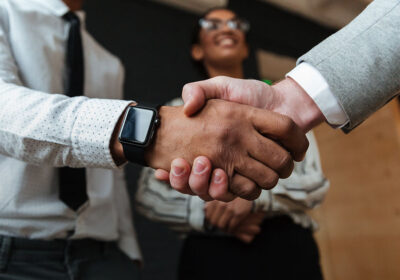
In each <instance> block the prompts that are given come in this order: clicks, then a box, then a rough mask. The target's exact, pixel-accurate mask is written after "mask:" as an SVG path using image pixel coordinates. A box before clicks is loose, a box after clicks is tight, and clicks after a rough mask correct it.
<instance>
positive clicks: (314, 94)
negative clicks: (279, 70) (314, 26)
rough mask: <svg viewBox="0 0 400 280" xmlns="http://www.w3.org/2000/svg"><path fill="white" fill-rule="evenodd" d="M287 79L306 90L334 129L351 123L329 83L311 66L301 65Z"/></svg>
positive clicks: (304, 63) (287, 75)
mask: <svg viewBox="0 0 400 280" xmlns="http://www.w3.org/2000/svg"><path fill="white" fill-rule="evenodd" d="M286 77H290V78H292V79H293V80H294V81H296V83H297V84H299V85H300V86H301V87H302V88H303V89H304V91H305V92H306V93H307V94H308V95H309V96H310V97H311V98H312V99H313V100H314V102H315V104H317V106H318V108H319V109H320V110H321V112H322V114H323V115H324V116H325V118H326V120H327V122H328V123H329V124H330V125H331V126H332V127H343V126H345V125H346V124H347V123H348V122H349V119H348V117H347V116H346V114H345V112H344V110H343V109H342V107H341V106H340V104H339V102H338V101H337V99H336V97H335V95H334V94H333V93H332V91H331V90H330V88H329V85H328V83H327V81H326V80H325V78H324V77H323V76H322V75H321V73H320V72H319V71H318V70H317V69H316V68H315V67H313V66H312V65H311V64H308V63H306V62H303V63H300V64H299V65H297V66H296V67H295V68H294V69H293V70H292V71H290V72H289V73H287V74H286Z"/></svg>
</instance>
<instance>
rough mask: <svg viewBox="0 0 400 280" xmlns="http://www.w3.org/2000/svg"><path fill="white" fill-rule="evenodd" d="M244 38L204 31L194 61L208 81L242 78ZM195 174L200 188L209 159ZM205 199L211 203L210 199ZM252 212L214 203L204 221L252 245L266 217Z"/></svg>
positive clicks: (220, 16) (227, 15)
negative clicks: (212, 79) (202, 68)
mask: <svg viewBox="0 0 400 280" xmlns="http://www.w3.org/2000/svg"><path fill="white" fill-rule="evenodd" d="M235 17H236V15H235V13H233V12H232V11H230V10H225V9H221V10H214V11H212V12H211V13H209V14H208V15H206V16H205V18H206V19H216V20H221V21H227V20H230V19H234V18H235ZM245 38H246V37H245V34H244V33H243V32H242V31H240V30H232V29H230V28H228V26H227V25H224V27H223V28H221V29H219V30H212V31H207V30H204V29H201V31H200V34H199V43H198V44H195V45H193V46H192V51H191V54H192V58H193V59H194V60H197V61H201V62H202V63H203V65H204V67H205V69H206V71H207V73H208V75H209V77H216V76H230V77H235V78H243V76H244V74H243V61H244V60H245V59H246V58H247V57H248V55H249V51H248V45H247V43H246V39H245ZM199 161H200V164H199ZM200 165H201V166H202V167H203V168H200V169H201V170H204V173H201V172H198V171H196V169H198V168H199V166H200ZM193 170H194V172H192V176H191V177H190V180H189V184H190V185H192V186H196V187H198V188H201V184H197V182H198V180H197V176H205V173H210V171H211V168H209V166H208V161H207V158H204V157H199V158H197V159H196V161H195V162H194V169H193ZM221 172H222V170H221ZM215 177H217V178H215ZM224 177H226V176H224V175H218V172H217V173H215V175H214V178H212V181H211V182H214V181H217V182H218V181H220V180H222V179H223V178H224ZM172 178H174V176H172ZM196 184H197V185H196ZM205 198H206V199H208V197H205ZM252 208H253V202H251V201H248V200H245V199H242V198H236V199H234V200H233V201H232V202H229V203H225V202H220V201H216V200H215V201H210V202H207V203H206V204H205V217H206V219H207V221H208V223H209V224H210V225H213V226H215V227H218V228H219V229H220V230H223V231H226V232H228V233H230V234H232V235H233V236H235V237H237V238H238V239H240V240H241V241H243V242H246V243H249V242H251V241H252V240H253V239H254V237H255V235H256V234H258V233H259V231H260V230H261V229H260V224H261V222H262V220H263V217H264V215H263V214H262V213H259V214H256V213H251V209H252ZM257 217H260V218H257ZM244 219H246V220H247V223H246V222H245V223H243V224H241V223H242V222H243V220H244Z"/></svg>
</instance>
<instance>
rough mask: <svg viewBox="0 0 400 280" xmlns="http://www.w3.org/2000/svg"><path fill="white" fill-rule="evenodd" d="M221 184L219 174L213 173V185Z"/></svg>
mask: <svg viewBox="0 0 400 280" xmlns="http://www.w3.org/2000/svg"><path fill="white" fill-rule="evenodd" d="M221 182H222V176H221V174H219V172H217V173H215V175H214V183H216V184H219V183H221Z"/></svg>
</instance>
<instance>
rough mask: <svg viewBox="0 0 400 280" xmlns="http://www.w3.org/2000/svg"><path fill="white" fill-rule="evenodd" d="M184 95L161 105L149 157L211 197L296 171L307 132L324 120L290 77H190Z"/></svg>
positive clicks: (183, 184)
mask: <svg viewBox="0 0 400 280" xmlns="http://www.w3.org/2000/svg"><path fill="white" fill-rule="evenodd" d="M209 99H214V100H209ZM216 99H222V100H216ZM183 100H184V102H185V105H184V106H181V107H168V106H164V107H161V108H160V111H159V114H160V118H161V123H160V127H159V128H158V130H157V132H156V137H155V139H154V141H153V143H152V145H151V146H150V147H149V148H148V149H147V150H146V153H145V159H146V162H147V163H148V165H149V166H150V167H152V168H156V169H158V170H157V172H156V177H157V178H158V179H159V180H164V181H169V183H170V184H171V186H172V187H173V188H174V189H176V190H177V191H179V192H181V193H185V194H191V195H198V196H199V197H201V198H202V199H204V200H207V201H208V200H214V199H215V200H220V201H225V202H228V201H232V200H233V199H235V198H236V197H241V198H244V199H247V200H254V199H256V198H257V197H258V196H259V195H260V193H261V190H262V189H271V188H273V187H274V186H275V185H276V184H277V182H278V180H279V178H287V177H289V176H290V174H291V172H292V171H293V167H294V163H293V160H295V161H301V160H302V159H303V158H304V156H305V153H306V151H307V148H308V141H307V138H306V136H305V133H306V132H307V131H308V130H310V129H311V128H312V127H313V126H315V125H316V124H318V123H320V122H322V121H323V120H324V118H323V115H322V114H321V112H320V111H319V109H318V107H317V106H316V104H315V103H314V102H313V101H312V99H311V98H310V97H309V96H308V95H307V93H305V92H304V90H303V89H302V88H301V87H300V86H299V85H297V84H296V82H294V81H293V80H291V79H290V78H287V79H285V80H283V81H281V82H280V83H278V84H276V85H274V86H269V85H267V84H265V83H263V82H260V81H255V80H239V79H233V78H228V77H216V78H213V79H209V80H206V81H201V82H196V83H192V84H188V85H186V86H185V87H184V88H183ZM207 100H208V101H207ZM190 163H193V166H191V165H190Z"/></svg>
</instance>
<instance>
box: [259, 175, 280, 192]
mask: <svg viewBox="0 0 400 280" xmlns="http://www.w3.org/2000/svg"><path fill="white" fill-rule="evenodd" d="M278 180H279V176H278V174H276V173H273V174H269V175H266V176H265V177H264V179H263V181H262V184H261V185H260V187H261V188H263V189H267V190H269V189H272V188H273V187H275V186H276V184H277V183H278Z"/></svg>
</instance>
